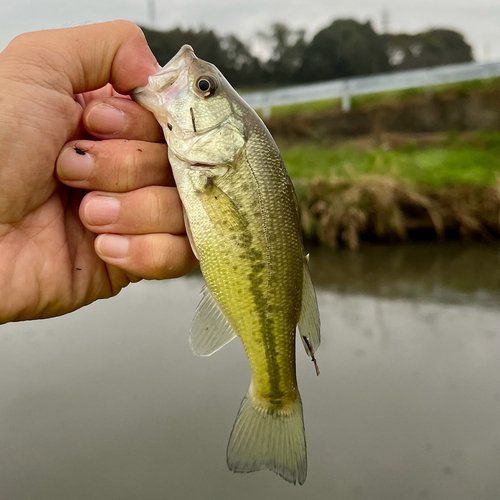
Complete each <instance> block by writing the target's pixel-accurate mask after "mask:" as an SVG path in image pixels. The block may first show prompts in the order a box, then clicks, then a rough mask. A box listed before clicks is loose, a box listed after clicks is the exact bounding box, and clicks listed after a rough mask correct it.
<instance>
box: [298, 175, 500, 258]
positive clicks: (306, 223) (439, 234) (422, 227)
mask: <svg viewBox="0 0 500 500" xmlns="http://www.w3.org/2000/svg"><path fill="white" fill-rule="evenodd" d="M294 184H295V187H296V190H297V196H298V199H299V204H300V209H301V218H302V226H303V231H304V235H305V237H306V238H307V239H311V240H316V241H319V242H321V243H323V244H326V245H328V246H330V247H337V246H339V245H346V246H348V247H349V248H351V249H357V248H358V246H359V244H360V242H361V241H363V240H377V241H402V240H406V239H413V240H422V239H426V240H429V239H430V240H432V239H435V240H443V239H445V238H451V239H456V238H461V239H481V240H484V241H490V242H491V241H495V240H497V239H498V238H499V237H500V186H456V187H446V188H431V187H419V188H418V187H414V186H410V185H406V184H404V183H402V182H400V181H397V180H395V179H392V178H390V177H377V176H362V177H360V178H357V179H352V180H351V179H330V180H328V179H320V178H317V179H311V180H309V179H295V180H294Z"/></svg>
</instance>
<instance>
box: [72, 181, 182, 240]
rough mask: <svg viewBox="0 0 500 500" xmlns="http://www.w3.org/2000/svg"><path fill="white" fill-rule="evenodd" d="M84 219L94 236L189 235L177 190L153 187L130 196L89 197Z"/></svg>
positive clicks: (83, 204)
mask: <svg viewBox="0 0 500 500" xmlns="http://www.w3.org/2000/svg"><path fill="white" fill-rule="evenodd" d="M80 219H81V221H82V222H83V224H84V226H85V227H86V228H87V229H89V230H90V231H92V232H94V233H118V234H148V233H172V234H185V232H186V230H185V227H184V217H183V214H182V204H181V200H180V198H179V193H178V192H177V189H176V188H173V187H162V186H151V187H146V188H142V189H138V190H136V191H131V192H130V193H123V194H121V193H116V194H113V193H104V192H100V191H93V192H91V193H88V194H87V195H86V196H85V197H84V198H83V200H82V202H81V204H80Z"/></svg>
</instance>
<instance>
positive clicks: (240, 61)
mask: <svg viewBox="0 0 500 500" xmlns="http://www.w3.org/2000/svg"><path fill="white" fill-rule="evenodd" d="M141 29H142V31H143V32H144V35H145V36H146V39H147V41H148V44H149V46H150V47H151V50H152V52H153V54H154V55H155V57H156V59H157V60H158V63H159V64H161V65H162V66H163V65H165V64H166V63H167V62H168V61H169V60H170V59H171V58H172V57H173V56H174V55H175V54H176V53H177V51H178V50H179V49H180V48H181V47H182V45H184V44H186V43H187V44H189V45H191V46H192V47H193V49H194V51H195V53H196V55H197V56H198V57H199V58H200V59H204V60H205V61H209V62H211V63H212V64H215V66H217V67H218V68H219V70H220V71H221V72H222V74H223V75H224V76H225V77H226V78H227V79H228V81H229V82H231V84H232V85H236V86H238V85H240V86H252V85H255V84H258V83H260V81H261V80H262V67H261V63H260V61H259V60H258V59H257V58H256V57H255V56H253V55H252V54H251V53H250V51H249V49H248V48H247V47H246V46H245V44H244V43H243V42H241V41H240V40H239V39H238V38H236V37H235V36H233V35H229V36H227V37H219V36H218V35H216V34H215V33H214V32H213V31H212V30H204V29H202V30H200V31H193V30H186V31H185V30H182V29H180V28H176V29H173V30H170V31H155V30H150V29H147V28H141Z"/></svg>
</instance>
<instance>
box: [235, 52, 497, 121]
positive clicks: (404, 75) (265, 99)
mask: <svg viewBox="0 0 500 500" xmlns="http://www.w3.org/2000/svg"><path fill="white" fill-rule="evenodd" d="M497 76H500V62H498V63H462V64H449V65H446V66H437V67H434V68H425V69H415V70H408V71H399V72H396V73H382V74H379V75H374V76H364V77H358V78H343V79H339V80H330V81H326V82H318V83H309V84H305V85H296V86H293V87H285V88H280V89H273V90H266V91H260V92H251V93H245V94H242V97H243V99H245V101H246V102H247V103H248V104H250V106H252V107H253V108H255V109H261V110H262V114H263V116H264V117H266V118H268V117H269V116H271V112H272V108H273V106H284V105H287V104H298V103H303V102H314V101H321V100H324V99H336V98H340V99H341V105H342V111H345V112H347V111H349V110H350V109H351V97H352V96H357V95H363V94H374V93H377V92H386V91H389V90H403V89H411V88H418V87H425V88H431V87H433V86H435V85H442V84H446V83H456V82H463V81H467V80H482V79H484V78H493V77H497Z"/></svg>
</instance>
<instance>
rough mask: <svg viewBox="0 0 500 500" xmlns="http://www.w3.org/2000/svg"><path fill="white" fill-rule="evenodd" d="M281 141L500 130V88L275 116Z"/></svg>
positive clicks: (271, 122) (271, 124)
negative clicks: (348, 110)
mask: <svg viewBox="0 0 500 500" xmlns="http://www.w3.org/2000/svg"><path fill="white" fill-rule="evenodd" d="M266 123H267V125H268V127H269V130H270V131H271V133H272V134H273V136H274V137H275V138H276V139H277V140H286V141H288V140H314V141H317V140H331V139H341V138H345V137H356V136H362V135H372V136H374V137H375V138H376V139H378V140H379V141H380V140H381V136H382V134H383V133H384V132H402V133H430V132H445V131H468V130H500V90H498V89H494V90H474V91H449V92H440V93H436V94H433V95H429V96H425V95H421V96H419V97H415V98H412V99H405V100H402V101H397V100H390V101H383V102H380V103H377V104H372V105H365V106H363V107H359V108H354V109H353V110H351V111H350V112H349V113H343V112H342V111H340V110H330V111H323V112H314V113H298V114H290V115H286V116H276V117H271V118H270V119H268V120H267V122H266Z"/></svg>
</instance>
